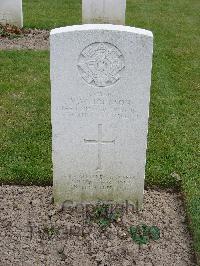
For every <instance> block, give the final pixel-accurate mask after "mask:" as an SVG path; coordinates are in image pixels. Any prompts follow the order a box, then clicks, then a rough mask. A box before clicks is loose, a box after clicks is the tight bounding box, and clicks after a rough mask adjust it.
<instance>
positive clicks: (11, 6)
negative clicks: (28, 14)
mask: <svg viewBox="0 0 200 266" xmlns="http://www.w3.org/2000/svg"><path fill="white" fill-rule="evenodd" d="M0 24H2V25H6V24H11V25H15V26H17V27H19V28H22V27H23V14H22V0H0Z"/></svg>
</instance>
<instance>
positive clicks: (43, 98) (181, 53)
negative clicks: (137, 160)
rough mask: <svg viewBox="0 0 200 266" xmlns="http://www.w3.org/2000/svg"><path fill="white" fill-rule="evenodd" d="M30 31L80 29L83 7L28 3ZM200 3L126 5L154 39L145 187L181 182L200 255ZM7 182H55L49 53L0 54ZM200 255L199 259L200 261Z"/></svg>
mask: <svg viewBox="0 0 200 266" xmlns="http://www.w3.org/2000/svg"><path fill="white" fill-rule="evenodd" d="M23 5H24V23H25V27H37V28H48V29H50V28H54V27H58V26H64V25H71V24H80V23H81V1H78V0H73V1H70V0H59V1H54V0H48V1H44V0H24V1H23ZM199 10H200V1H199V0H176V1H174V0H172V1H160V0H148V1H147V0H127V22H126V24H127V25H132V26H136V27H141V28H146V29H150V30H152V31H153V33H154V62H153V76H152V97H151V112H150V123H149V125H150V128H149V141H148V160H147V167H146V185H147V186H159V187H177V186H178V185H179V184H181V186H182V189H183V192H184V194H185V196H186V197H185V198H186V205H187V210H188V215H189V220H190V221H191V223H190V225H191V229H192V231H193V232H194V239H195V247H196V250H197V251H198V252H199V254H200V174H199V172H200V169H199V168H200V167H199V165H200V154H199V151H200V145H199V139H200V111H199V110H200V104H199V102H200V92H199V89H200V82H199V81H200V78H199V72H200V69H199V68H200V67H199V47H200V20H199ZM0 58H1V60H0V95H1V109H0V111H1V116H2V117H1V121H2V127H1V128H2V131H1V132H2V133H1V134H2V135H1V138H0V139H1V140H0V141H1V144H2V151H3V152H2V153H1V154H2V155H1V158H0V160H1V168H0V171H1V173H0V180H1V182H2V183H17V184H50V183H51V182H52V171H51V128H50V83H49V53H48V52H31V51H26V52H11V51H7V52H0ZM199 256H200V255H199Z"/></svg>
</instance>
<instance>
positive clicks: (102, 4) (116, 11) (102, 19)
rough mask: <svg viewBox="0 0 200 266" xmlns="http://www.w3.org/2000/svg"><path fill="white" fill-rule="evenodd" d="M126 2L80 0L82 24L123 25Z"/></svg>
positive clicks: (120, 0) (124, 0)
mask: <svg viewBox="0 0 200 266" xmlns="http://www.w3.org/2000/svg"><path fill="white" fill-rule="evenodd" d="M125 13H126V0H82V22H83V24H85V23H86V24H88V23H89V24H90V23H91V24H93V23H96V24H97V23H103V24H106V23H107V24H117V25H125Z"/></svg>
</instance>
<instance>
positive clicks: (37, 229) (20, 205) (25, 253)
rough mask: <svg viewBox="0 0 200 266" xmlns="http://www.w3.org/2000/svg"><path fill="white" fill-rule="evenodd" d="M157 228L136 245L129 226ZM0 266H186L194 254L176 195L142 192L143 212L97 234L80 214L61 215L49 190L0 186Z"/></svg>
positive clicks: (68, 210)
mask: <svg viewBox="0 0 200 266" xmlns="http://www.w3.org/2000/svg"><path fill="white" fill-rule="evenodd" d="M139 224H147V225H149V226H152V225H154V226H157V227H158V228H159V229H160V232H161V235H160V239H159V240H156V241H150V242H149V243H148V244H147V245H142V246H139V245H138V244H136V243H134V242H133V240H132V239H131V236H130V234H129V228H130V226H131V225H134V226H136V225H139ZM0 265H5V266H7V265H26V266H27V265H52V266H53V265H54V266H56V265H82V266H84V265H85V266H90V265H92V266H93V265H102V266H103V265H104V266H105V265H113V266H118V265H119V266H121V265H125V266H128V265H130V266H131V265H138V266H139V265H140V266H143V265H144V266H153V265H154V266H161V265H164V266H165V265H166V266H172V265H174V266H186V265H188V266H192V265H195V263H194V253H193V249H192V240H191V237H190V235H189V233H188V228H187V223H186V216H185V211H184V208H183V205H182V201H181V195H180V194H179V193H173V192H170V191H155V190H148V191H145V198H144V209H143V210H142V211H140V212H137V213H136V212H131V211H129V213H128V214H124V215H123V217H122V219H119V220H118V221H116V222H115V223H112V224H111V225H110V226H108V227H106V228H104V229H101V228H100V227H99V225H98V224H96V223H95V222H93V221H90V222H85V218H84V217H83V212H82V209H80V208H69V207H68V208H65V209H63V210H61V209H60V208H57V207H55V205H54V204H53V202H52V188H51V187H17V186H1V187H0Z"/></svg>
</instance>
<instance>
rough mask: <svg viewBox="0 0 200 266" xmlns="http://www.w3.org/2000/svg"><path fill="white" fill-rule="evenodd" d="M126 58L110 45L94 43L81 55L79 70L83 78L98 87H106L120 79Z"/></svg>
mask: <svg viewBox="0 0 200 266" xmlns="http://www.w3.org/2000/svg"><path fill="white" fill-rule="evenodd" d="M124 67H125V63H124V56H123V55H122V53H121V52H120V51H119V49H118V48H116V47H115V46H114V45H112V44H110V43H93V44H91V45H89V46H87V47H86V48H85V49H84V50H83V51H82V52H81V54H80V56H79V61H78V69H79V72H80V74H81V76H82V78H83V79H84V80H85V81H86V82H87V83H88V84H91V85H94V86H96V87H106V86H110V85H112V84H114V83H116V82H117V81H118V80H119V79H120V72H121V71H122V70H123V68H124Z"/></svg>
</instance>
